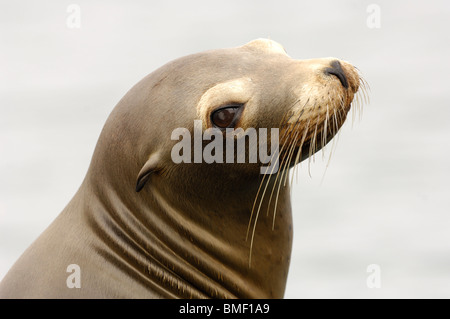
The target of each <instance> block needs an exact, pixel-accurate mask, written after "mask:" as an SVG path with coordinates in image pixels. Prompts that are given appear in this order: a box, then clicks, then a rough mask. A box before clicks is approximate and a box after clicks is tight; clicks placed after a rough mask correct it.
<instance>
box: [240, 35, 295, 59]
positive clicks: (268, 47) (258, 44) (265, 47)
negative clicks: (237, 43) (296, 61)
mask: <svg viewBox="0 0 450 319" xmlns="http://www.w3.org/2000/svg"><path fill="white" fill-rule="evenodd" d="M242 47H243V48H249V49H256V50H261V51H265V52H268V53H269V52H270V53H281V54H284V55H286V56H287V53H286V49H285V48H284V47H283V46H282V45H281V44H279V43H278V42H275V41H273V40H270V39H256V40H253V41H250V42H248V43H247V44H245V45H243V46H242Z"/></svg>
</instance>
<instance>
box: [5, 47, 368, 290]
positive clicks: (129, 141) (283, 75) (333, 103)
mask: <svg viewBox="0 0 450 319" xmlns="http://www.w3.org/2000/svg"><path fill="white" fill-rule="evenodd" d="M360 88H362V90H361V89H360ZM357 92H362V93H363V94H364V93H365V82H364V81H363V80H362V78H361V77H360V76H359V74H358V71H357V70H356V68H354V67H353V66H352V65H351V64H349V63H348V62H345V61H342V60H339V59H336V58H325V59H311V60H295V59H292V58H291V57H289V56H288V55H287V53H286V51H285V49H284V48H283V47H282V46H281V45H280V44H278V43H276V42H274V41H271V40H266V39H258V40H254V41H251V42H249V43H247V44H246V45H243V46H241V47H236V48H230V49H220V50H212V51H206V52H202V53H197V54H193V55H189V56H186V57H183V58H180V59H177V60H175V61H172V62H169V63H168V64H166V65H164V66H162V67H161V68H159V69H157V70H156V71H154V72H153V73H151V74H149V75H148V76H146V77H145V78H144V79H142V80H141V81H140V82H139V83H137V84H136V85H135V86H134V87H133V88H131V89H130V91H129V92H128V93H127V94H126V95H125V96H124V97H123V98H122V99H121V100H120V101H119V103H118V104H117V106H116V107H115V108H114V110H113V111H112V113H111V115H110V116H109V118H108V120H107V121H106V123H105V126H104V128H103V131H102V133H101V135H100V137H99V140H98V143H97V146H96V149H95V151H94V154H93V157H92V161H91V164H90V167H89V169H88V172H87V174H86V177H85V179H84V181H83V183H82V185H81V187H80V188H79V190H78V192H77V193H76V194H75V196H74V197H73V199H72V200H71V201H70V202H69V204H68V205H67V207H66V208H65V209H64V210H63V211H62V213H61V214H60V215H59V216H58V217H57V219H56V220H55V221H54V222H53V223H52V224H51V225H50V226H49V227H48V229H47V230H46V231H45V232H44V233H43V234H42V235H41V236H39V238H38V239H37V240H36V241H35V242H34V243H33V244H32V245H31V246H30V247H29V248H28V249H27V250H26V251H25V253H24V254H23V255H22V256H21V257H20V259H19V260H18V261H17V262H16V263H15V265H14V266H13V267H12V269H11V270H10V271H9V272H8V274H7V275H6V277H5V278H4V279H3V281H2V283H1V284H0V297H3V298H8V297H12V298H28V297H30V298H121V297H122V298H123V297H125V298H176V297H181V298H208V297H213V298H281V297H283V295H284V290H285V285H286V279H287V274H288V269H289V262H290V256H291V244H292V217H291V203H290V195H289V194H290V191H289V183H286V179H287V175H288V172H289V169H290V168H291V167H293V166H295V164H297V163H299V162H301V161H302V160H304V159H306V158H310V157H311V156H312V155H313V154H314V153H315V152H317V151H318V150H319V149H321V148H322V147H324V146H325V145H326V144H327V143H328V142H329V141H330V140H331V139H332V137H333V136H334V135H335V134H336V133H337V132H338V130H339V129H340V127H341V126H342V124H343V123H344V121H345V120H346V117H347V114H348V112H349V110H350V107H351V103H352V101H353V100H354V97H355V96H357V95H356V94H357ZM364 96H365V95H364ZM196 123H198V124H199V125H197V124H196ZM177 129H180V130H179V131H178V132H179V134H181V135H179V136H184V134H185V135H189V136H190V137H191V138H193V139H194V138H195V137H196V136H200V138H201V141H200V142H196V141H195V140H193V141H192V143H188V144H187V146H186V148H183V147H179V148H178V149H176V147H177V146H176V145H177V143H179V142H180V141H179V140H177V134H174V130H177ZM262 129H268V130H276V132H278V133H279V134H278V135H277V134H274V135H268V136H266V137H265V138H263V139H258V140H255V141H256V142H255V143H253V144H252V143H248V144H246V146H245V150H246V151H249V150H250V148H251V147H256V149H260V146H261V144H267V145H265V146H269V144H270V146H273V145H277V146H278V148H277V152H276V153H273V154H271V158H270V163H272V162H274V161H277V163H278V165H276V166H270V165H269V167H272V168H271V170H267V171H265V174H261V166H262V164H267V165H268V164H269V162H268V161H266V162H264V163H262V162H261V158H259V159H258V160H257V161H252V162H250V161H243V162H239V161H238V160H237V157H238V156H237V155H238V154H233V155H234V156H232V157H227V156H226V154H225V155H224V156H223V157H222V160H220V159H221V157H220V156H218V157H215V159H216V160H215V161H204V160H203V158H202V154H204V153H202V152H200V153H198V154H200V155H198V156H197V155H195V152H193V153H192V154H190V153H185V152H188V150H191V151H192V150H195V149H197V148H198V147H200V150H201V151H202V150H204V149H205V148H206V147H207V146H208V145H211V144H210V143H213V142H214V140H216V139H217V140H218V139H219V137H220V138H221V137H223V145H222V146H226V145H229V144H230V140H231V141H232V142H231V143H235V142H236V143H238V141H239V140H240V139H245V138H248V134H247V133H248V132H261V130H262ZM230 130H233V131H238V130H240V133H236V134H235V135H230V136H231V137H230V136H229V135H227V133H229V131H230ZM207 132H212V133H210V135H208V136H209V137H208V138H209V140H208V138H206V139H205V136H207V134H206V133H207ZM212 135H214V136H215V137H214V139H213V138H212V137H211V136H212ZM179 136H178V137H179ZM174 137H175V138H174ZM216 143H217V141H216ZM221 143H222V142H220V143H217V144H216V145H217V149H219V146H221ZM227 143H228V144H227ZM174 147H175V150H176V151H174ZM266 149H267V148H266ZM181 150H182V151H183V152H181ZM181 153H183V154H181ZM213 153H214V152H211V154H213ZM216 153H217V150H216ZM216 153H214V156H217V154H216ZM174 154H178V155H180V154H181V155H180V156H181V157H180V158H181V159H180V160H178V161H174V158H173V156H174ZM186 154H187V155H186ZM274 154H276V156H275V155H274ZM219 155H220V154H219ZM230 158H231V159H232V160H233V162H232V163H230V162H229V161H228V162H227V161H226V159H230ZM266 159H267V158H266ZM275 217H276V218H275ZM70 265H76V266H78V268H77V267H75V268H74V267H71V268H70V269H79V271H80V274H79V277H78V278H77V279H78V280H79V285H78V286H77V285H69V284H68V276H69V275H70V274H69V273H67V271H68V270H67V269H69V268H68V266H70Z"/></svg>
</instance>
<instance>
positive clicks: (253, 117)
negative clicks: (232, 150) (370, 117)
mask: <svg viewBox="0 0 450 319" xmlns="http://www.w3.org/2000/svg"><path fill="white" fill-rule="evenodd" d="M165 68H167V70H166V71H164V69H165ZM162 69H163V71H162V72H161V73H162V74H161V76H160V77H161V79H160V80H159V82H158V83H157V84H155V85H154V86H153V89H155V88H156V89H158V87H157V86H161V87H163V88H164V90H165V91H164V92H162V93H161V95H163V96H167V95H170V94H169V93H168V92H167V90H168V89H167V88H168V87H169V88H170V89H171V90H172V94H171V96H175V98H174V99H173V101H172V100H167V99H166V100H164V101H161V102H160V103H164V104H166V106H165V107H164V109H165V112H166V115H165V116H166V117H170V121H167V122H168V123H167V125H166V126H164V128H163V129H164V130H166V131H165V133H164V134H165V136H169V135H170V134H171V131H172V132H173V130H174V129H176V128H177V127H184V128H187V129H188V130H189V131H190V133H191V136H194V135H195V134H194V121H201V123H202V125H201V126H202V131H203V132H205V131H206V130H208V129H216V130H221V131H222V132H223V133H224V136H225V131H226V129H242V130H243V131H247V130H248V129H250V128H254V129H256V130H258V129H260V128H266V129H268V130H271V129H273V128H276V129H279V135H278V137H279V140H278V141H276V142H277V143H278V145H279V154H280V164H282V167H285V168H286V169H288V168H290V167H292V166H294V165H295V164H296V163H298V162H300V161H302V160H303V159H305V158H307V157H310V156H311V155H312V154H314V153H315V152H317V151H318V150H319V149H321V148H322V147H323V146H325V145H326V144H327V143H328V141H330V140H331V138H332V137H333V136H334V135H335V134H336V133H337V132H338V130H339V128H340V127H341V126H342V124H343V123H344V121H345V119H346V116H347V113H348V111H349V110H350V105H351V102H352V101H353V98H354V96H355V94H356V92H357V91H358V89H359V87H360V84H361V83H362V84H363V87H364V82H363V80H362V79H361V78H360V77H359V75H358V72H357V70H356V69H355V68H354V67H353V66H352V65H350V64H349V63H347V62H344V61H340V60H338V59H336V58H324V59H310V60H295V59H292V58H291V57H289V56H288V55H287V54H286V52H285V50H284V48H283V47H282V46H281V45H280V44H278V43H276V42H274V41H271V40H265V39H259V40H254V41H251V42H249V43H247V44H246V45H244V46H242V47H238V48H232V49H222V50H213V51H207V52H203V53H199V54H195V55H192V56H188V57H185V58H181V59H179V60H176V61H174V62H172V63H170V64H168V65H167V66H166V67H163V68H162ZM162 84H165V85H162ZM181 88H182V89H181ZM156 94H158V92H156ZM167 104H172V105H171V106H169V107H167ZM234 137H235V138H236V137H239V134H237V136H234ZM152 138H154V134H153V136H152ZM258 142H259V141H258ZM274 142H275V141H272V140H271V136H270V134H268V136H267V140H266V143H267V144H272V143H274ZM175 143H176V142H173V144H175ZM173 144H172V146H173ZM206 144H208V141H206V142H205V143H204V145H203V146H205V145H206ZM258 147H260V145H258ZM165 149H166V154H165V157H166V158H167V157H168V155H169V154H168V153H167V148H165ZM246 151H248V149H246ZM152 152H154V149H152ZM171 155H173V154H171ZM223 158H224V160H223V162H226V161H225V154H224V157H223ZM191 162H195V161H194V156H193V155H192V159H191V161H190V163H191ZM196 163H198V162H196ZM176 164H179V163H176ZM246 164H247V165H234V167H233V168H231V169H230V168H224V167H223V165H209V166H208V167H207V168H205V167H203V168H202V170H205V169H206V170H207V171H209V172H210V173H214V172H212V169H216V170H218V171H223V172H225V175H227V176H228V177H232V176H233V175H234V174H233V173H230V170H231V171H233V172H236V173H239V174H250V175H253V176H255V177H258V176H257V175H258V174H259V172H260V170H259V168H260V167H261V166H262V164H261V163H260V162H258V163H257V164H253V163H246ZM283 164H284V165H283ZM183 167H184V166H183V165H178V167H173V168H170V169H169V168H166V170H176V169H183ZM152 169H153V168H152ZM189 169H193V168H192V167H190V168H189ZM274 172H275V173H276V172H277V170H275V171H274ZM274 172H272V173H274ZM142 173H145V172H141V176H142ZM144 184H145V183H144ZM140 185H143V183H142V181H141V183H140Z"/></svg>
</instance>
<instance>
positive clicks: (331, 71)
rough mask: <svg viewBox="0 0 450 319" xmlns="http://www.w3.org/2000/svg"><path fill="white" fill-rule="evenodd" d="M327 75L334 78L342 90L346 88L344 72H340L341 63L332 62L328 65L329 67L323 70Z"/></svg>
mask: <svg viewBox="0 0 450 319" xmlns="http://www.w3.org/2000/svg"><path fill="white" fill-rule="evenodd" d="M324 72H325V74H327V75H334V76H336V77H337V78H338V79H339V81H341V84H342V86H343V87H344V88H346V89H347V88H348V82H347V77H346V76H345V72H344V70H342V67H341V63H340V62H339V61H338V60H334V61H332V62H331V63H330V67H328V68H326V69H325V70H324Z"/></svg>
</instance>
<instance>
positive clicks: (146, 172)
mask: <svg viewBox="0 0 450 319" xmlns="http://www.w3.org/2000/svg"><path fill="white" fill-rule="evenodd" d="M159 160H160V157H159V153H153V154H152V155H150V157H149V159H148V160H147V162H146V163H145V164H144V166H142V168H141V170H140V171H139V174H138V177H137V183H136V192H140V191H141V189H142V188H144V185H145V183H147V181H148V180H149V178H150V176H151V175H152V174H153V173H155V172H156V171H158V164H159Z"/></svg>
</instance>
